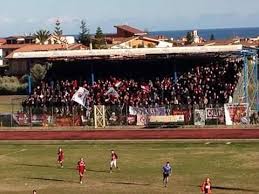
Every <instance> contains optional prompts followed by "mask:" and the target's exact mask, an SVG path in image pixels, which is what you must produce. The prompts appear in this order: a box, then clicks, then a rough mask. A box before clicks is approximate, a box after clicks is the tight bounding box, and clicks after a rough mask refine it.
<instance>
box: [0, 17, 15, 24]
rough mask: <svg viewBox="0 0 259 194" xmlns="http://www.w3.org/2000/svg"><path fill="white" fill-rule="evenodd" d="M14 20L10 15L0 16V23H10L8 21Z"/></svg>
mask: <svg viewBox="0 0 259 194" xmlns="http://www.w3.org/2000/svg"><path fill="white" fill-rule="evenodd" d="M14 22H15V20H14V19H13V18H10V17H6V16H0V24H10V23H14Z"/></svg>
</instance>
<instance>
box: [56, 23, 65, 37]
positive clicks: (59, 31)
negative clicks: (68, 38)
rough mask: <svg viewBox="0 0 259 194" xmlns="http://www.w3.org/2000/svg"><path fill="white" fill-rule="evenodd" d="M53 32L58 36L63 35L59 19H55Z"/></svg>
mask: <svg viewBox="0 0 259 194" xmlns="http://www.w3.org/2000/svg"><path fill="white" fill-rule="evenodd" d="M54 34H55V35H56V36H59V37H60V36H62V35H63V30H62V29H61V23H60V21H59V20H57V21H56V24H55V30H54Z"/></svg>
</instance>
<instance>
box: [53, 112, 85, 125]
mask: <svg viewBox="0 0 259 194" xmlns="http://www.w3.org/2000/svg"><path fill="white" fill-rule="evenodd" d="M55 124H56V126H57V127H67V126H82V119H81V116H79V115H78V116H74V118H73V117H72V116H58V117H56V120H55Z"/></svg>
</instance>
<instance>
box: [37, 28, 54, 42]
mask: <svg viewBox="0 0 259 194" xmlns="http://www.w3.org/2000/svg"><path fill="white" fill-rule="evenodd" d="M50 35H51V34H50V32H49V31H48V30H39V31H37V32H36V33H35V34H34V36H35V38H36V39H38V41H39V42H40V44H44V42H46V41H47V40H48V38H49V37H50Z"/></svg>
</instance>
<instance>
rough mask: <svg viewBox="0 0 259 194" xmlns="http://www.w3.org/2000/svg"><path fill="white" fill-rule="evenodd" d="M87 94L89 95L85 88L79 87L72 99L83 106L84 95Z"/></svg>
mask: <svg viewBox="0 0 259 194" xmlns="http://www.w3.org/2000/svg"><path fill="white" fill-rule="evenodd" d="M88 95H89V91H88V90H87V89H85V88H82V87H80V88H79V89H78V90H77V92H76V93H75V94H74V95H73V98H72V100H73V101H75V102H77V103H78V104H81V105H82V106H84V107H85V103H86V97H87V96H88Z"/></svg>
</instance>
